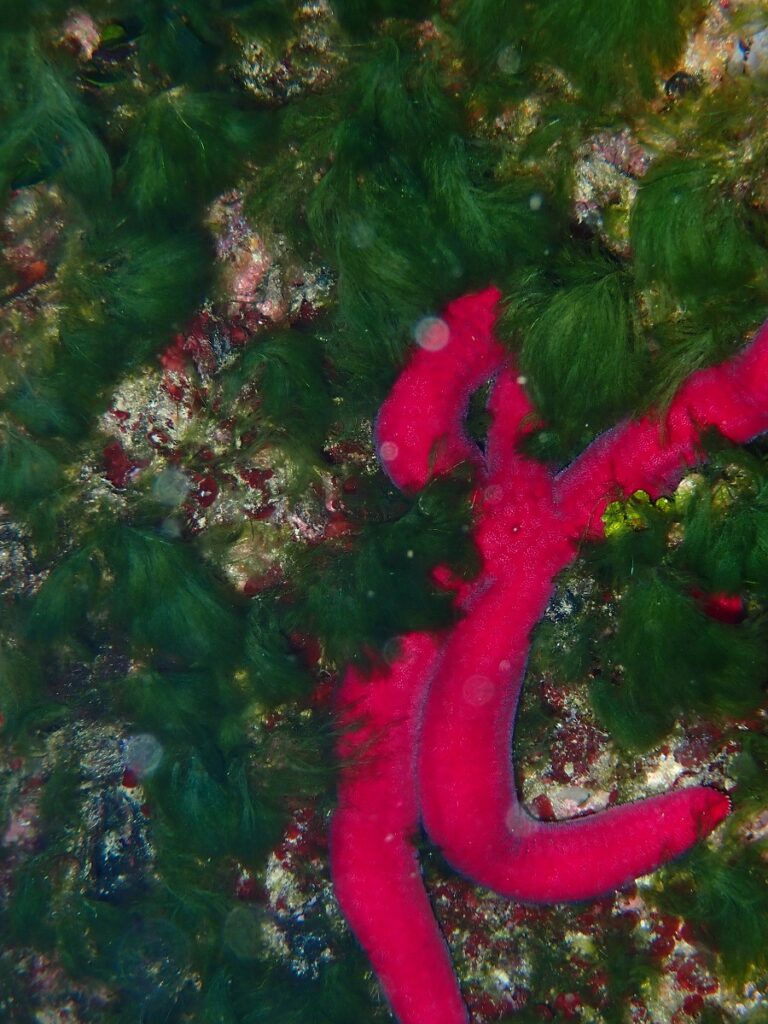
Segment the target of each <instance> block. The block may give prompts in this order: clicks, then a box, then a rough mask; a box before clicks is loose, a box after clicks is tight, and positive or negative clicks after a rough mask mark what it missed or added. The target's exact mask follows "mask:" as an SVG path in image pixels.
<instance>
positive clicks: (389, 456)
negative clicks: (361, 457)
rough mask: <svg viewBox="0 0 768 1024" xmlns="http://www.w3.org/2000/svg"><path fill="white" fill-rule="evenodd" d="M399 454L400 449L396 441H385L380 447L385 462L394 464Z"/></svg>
mask: <svg viewBox="0 0 768 1024" xmlns="http://www.w3.org/2000/svg"><path fill="white" fill-rule="evenodd" d="M399 453H400V449H399V448H398V447H397V445H396V444H395V442H394V441H384V442H383V443H382V444H381V445H380V447H379V455H381V457H382V459H384V461H385V462H393V461H394V460H395V459H396V458H397V456H398V454H399Z"/></svg>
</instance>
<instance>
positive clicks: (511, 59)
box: [496, 46, 522, 75]
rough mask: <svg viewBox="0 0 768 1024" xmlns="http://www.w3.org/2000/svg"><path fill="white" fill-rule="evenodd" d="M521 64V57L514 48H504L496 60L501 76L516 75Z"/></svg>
mask: <svg viewBox="0 0 768 1024" xmlns="http://www.w3.org/2000/svg"><path fill="white" fill-rule="evenodd" d="M521 64H522V55H521V53H520V51H519V50H518V48H517V47H516V46H505V47H504V49H503V50H501V51H500V53H499V56H498V57H497V58H496V66H497V67H498V69H499V71H500V72H501V73H502V74H503V75H516V74H517V72H518V71H519V70H520V65H521Z"/></svg>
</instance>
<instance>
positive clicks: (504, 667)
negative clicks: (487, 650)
mask: <svg viewBox="0 0 768 1024" xmlns="http://www.w3.org/2000/svg"><path fill="white" fill-rule="evenodd" d="M511 668H512V662H511V661H507V659H506V658H505V659H504V660H503V661H500V662H499V672H509V670H510V669H511Z"/></svg>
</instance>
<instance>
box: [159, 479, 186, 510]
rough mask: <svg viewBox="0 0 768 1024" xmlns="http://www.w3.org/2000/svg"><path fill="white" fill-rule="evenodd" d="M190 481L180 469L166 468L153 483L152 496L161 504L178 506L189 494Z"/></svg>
mask: <svg viewBox="0 0 768 1024" xmlns="http://www.w3.org/2000/svg"><path fill="white" fill-rule="evenodd" d="M189 489H190V482H189V480H188V479H187V477H186V475H185V474H184V473H182V471H181V470H180V469H164V470H163V472H162V473H160V475H159V476H157V477H156V478H155V480H154V482H153V484H152V497H153V498H154V499H155V501H157V502H159V503H160V504H161V505H170V506H171V507H174V508H175V507H176V505H180V504H181V503H182V501H184V499H185V498H186V496H187V495H188V494H189Z"/></svg>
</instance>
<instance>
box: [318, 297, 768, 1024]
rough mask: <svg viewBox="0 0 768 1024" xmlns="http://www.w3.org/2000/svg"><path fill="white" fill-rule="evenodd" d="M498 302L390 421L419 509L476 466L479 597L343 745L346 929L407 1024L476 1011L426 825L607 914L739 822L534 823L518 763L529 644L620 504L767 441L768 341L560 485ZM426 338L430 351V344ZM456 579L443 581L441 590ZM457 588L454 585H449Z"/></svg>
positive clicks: (698, 788) (418, 376)
mask: <svg viewBox="0 0 768 1024" xmlns="http://www.w3.org/2000/svg"><path fill="white" fill-rule="evenodd" d="M499 298H500V296H499V293H498V292H497V291H496V290H495V289H493V288H489V289H487V290H486V291H483V292H481V293H478V294H474V295H467V296H465V297H463V298H461V299H458V300H457V301H455V302H453V303H451V305H449V306H448V308H447V310H446V311H445V314H444V316H443V318H442V319H441V320H440V321H436V322H435V323H432V322H430V329H429V331H428V332H427V334H428V340H427V343H426V344H420V345H419V347H418V348H417V349H416V350H415V351H414V353H413V355H412V357H411V359H410V361H409V363H408V365H407V366H406V367H405V369H404V370H403V372H402V373H401V375H400V377H399V378H398V379H397V381H396V382H395V384H394V387H393V389H392V391H391V393H390V395H389V397H388V398H387V400H386V401H385V403H384V405H383V407H382V409H381V411H380V414H379V417H378V422H377V424H376V441H377V447H378V454H379V458H380V460H381V463H382V465H383V467H384V468H385V470H386V472H387V473H388V474H389V476H390V477H391V479H392V480H393V482H394V483H395V484H396V485H397V486H399V487H400V488H401V489H402V490H404V491H406V492H409V493H415V492H418V491H419V490H420V489H421V488H422V487H424V485H425V484H426V483H427V482H428V480H429V479H430V478H432V477H434V476H436V475H440V474H444V473H447V472H449V471H450V470H451V469H453V468H454V467H456V466H457V465H458V464H459V463H461V462H469V463H471V464H473V465H474V466H475V468H476V482H477V484H476V492H475V495H474V508H475V518H474V525H473V537H474V540H475V543H476V546H477V549H478V551H479V554H480V558H481V570H480V572H479V574H478V576H477V578H476V579H475V580H473V581H472V582H470V583H461V584H459V585H457V586H455V587H454V589H455V592H456V597H455V600H456V605H457V609H458V610H459V611H460V612H461V617H460V619H459V621H458V623H457V624H456V625H455V626H454V627H453V629H452V630H451V631H450V632H448V633H447V634H445V635H431V634H427V633H411V634H408V635H406V636H403V637H401V638H400V641H399V653H398V654H397V656H396V657H395V658H394V659H389V661H388V663H387V664H386V665H378V666H376V667H374V668H373V669H372V670H370V671H368V672H363V671H361V670H360V669H358V668H357V667H351V668H349V669H348V670H347V672H346V674H345V676H344V678H343V680H342V683H341V686H340V688H339V692H338V695H337V701H338V715H339V720H340V723H341V725H342V727H343V728H342V737H341V739H340V741H339V744H338V752H339V756H340V759H341V764H342V768H341V775H340V784H339V800H338V808H337V810H336V812H335V815H334V818H333V823H332V831H331V868H332V874H333V879H334V885H335V890H336V895H337V897H338V900H339V903H340V905H341V908H342V910H343V912H344V915H345V916H346V919H347V921H348V923H349V925H350V927H351V928H352V930H353V932H354V933H355V935H356V936H357V938H358V940H359V942H360V943H361V945H362V946H363V948H364V949H365V951H366V953H367V954H368V957H369V958H370V961H371V963H372V965H373V968H374V970H375V971H376V974H377V976H378V978H379V981H380V983H381V986H382V988H383V990H384V992H385V993H386V995H387V998H388V1000H389V1002H390V1005H391V1007H392V1010H393V1011H394V1013H395V1015H396V1016H397V1018H398V1020H399V1021H400V1022H401V1024H464V1022H466V1021H467V1019H468V1011H467V1008H466V1005H465V1002H464V999H463V998H462V994H461V992H460V989H459V985H458V982H457V979H456V976H455V972H454V969H453V966H452V964H451V960H450V957H449V953H448V949H447V946H446V944H445V941H444V939H443V936H442V934H441V931H440V928H439V926H438V923H437V921H436V919H435V916H434V913H433V910H432V907H431V905H430V902H429V899H428V897H427V893H426V890H425V887H424V883H423V881H422V875H421V871H420V866H419V860H418V854H417V850H416V846H415V840H416V836H417V834H418V830H419V827H420V826H423V827H424V829H425V831H426V833H427V835H428V837H429V838H430V839H431V841H432V842H433V843H434V844H435V845H436V846H437V847H438V848H439V850H440V851H441V853H442V855H443V857H444V858H445V859H446V860H447V862H448V863H449V864H450V865H451V866H452V867H453V868H455V869H456V870H457V871H459V872H461V873H462V874H463V875H465V876H466V877H467V878H468V879H470V880H471V881H473V882H475V883H477V884H479V885H482V886H485V887H487V888H489V889H491V890H494V891H495V892H497V893H499V894H501V895H504V896H508V897H510V898H512V899H515V900H521V901H524V902H528V903H533V904H542V903H552V902H563V901H578V900H588V899H594V898H597V897H599V896H603V895H605V894H607V893H609V892H611V891H613V890H616V889H618V888H620V887H623V886H626V885H627V884H628V883H630V882H631V880H632V879H634V878H636V877H638V876H640V875H643V874H646V873H648V872H650V871H653V870H655V869H656V868H658V867H659V866H660V865H662V864H664V863H666V862H667V861H669V860H671V859H672V858H675V857H678V856H680V855H681V854H683V853H684V852H685V851H686V850H688V849H689V848H690V847H691V846H693V844H695V843H696V842H697V841H698V840H700V839H702V838H703V837H704V836H706V835H707V834H708V833H709V832H711V831H712V830H713V829H714V828H715V827H716V826H717V824H718V823H719V822H720V821H722V820H723V818H724V817H725V816H726V815H727V814H728V812H729V809H730V803H729V799H728V797H727V796H726V795H725V794H724V793H722V792H720V791H718V790H717V789H714V788H710V787H707V786H702V785H694V786H690V787H688V788H684V789H680V790H675V791H672V792H668V793H664V794H662V795H659V796H654V797H651V798H649V799H646V800H640V801H637V802H635V803H631V804H625V805H622V806H616V805H613V806H610V807H608V808H607V809H606V810H603V811H598V812H597V813H594V814H590V815H587V816H583V817H580V818H576V819H571V820H568V821H560V822H547V821H541V820H536V819H534V818H533V817H532V816H531V815H529V814H528V812H527V811H526V810H525V808H524V807H522V806H521V804H520V801H519V798H518V796H517V791H516V787H515V780H514V774H513V769H512V765H511V763H510V758H509V750H510V744H511V740H512V734H513V724H514V720H515V712H516V708H517V705H518V701H519V698H520V691H521V688H522V684H523V677H524V673H525V666H526V660H527V657H528V650H529V646H530V639H531V631H532V630H533V628H534V627H535V625H536V623H537V622H538V620H539V619H540V618H541V616H542V615H543V613H544V611H545V609H546V607H547V604H548V602H549V600H550V598H551V595H552V592H553V580H554V579H555V577H556V575H557V574H558V573H559V572H560V571H561V570H562V569H564V568H565V567H566V566H568V565H569V564H570V563H571V562H572V561H573V560H574V559H575V558H576V557H577V555H578V552H579V546H580V545H581V544H582V543H584V542H585V541H598V540H600V539H601V538H602V537H603V535H604V532H603V521H602V514H603V512H604V511H605V509H606V506H607V505H608V504H609V503H610V502H612V501H615V500H616V499H617V498H620V497H621V496H628V495H631V494H633V493H634V492H636V491H638V490H641V489H642V490H644V491H646V492H647V493H649V494H650V495H651V497H652V498H656V497H658V496H660V495H661V494H663V493H665V492H666V491H668V490H669V489H670V488H671V487H673V486H674V485H675V484H676V482H677V481H679V479H680V478H681V476H682V475H683V474H684V473H685V472H686V471H687V470H688V469H689V468H690V467H691V466H693V465H695V464H697V463H700V462H701V461H702V460H703V459H704V454H703V452H702V450H701V448H700V444H699V439H700V435H701V433H702V431H704V430H706V429H707V428H710V427H716V428H717V429H718V430H720V431H721V432H722V433H723V434H724V435H725V436H726V437H727V438H729V439H730V440H731V441H734V442H737V443H744V442H746V441H749V440H750V439H751V438H753V437H755V436H756V435H757V434H760V433H762V432H763V431H765V430H766V429H768V325H766V326H764V327H763V328H762V330H761V331H760V333H759V334H758V336H757V338H756V339H755V340H754V342H753V343H752V344H751V345H750V346H749V347H747V348H746V349H745V350H743V351H742V352H741V353H740V354H739V355H737V356H736V357H735V358H733V359H731V360H729V361H727V362H725V363H723V364H721V365H719V366H715V367H712V368H710V369H706V370H702V371H700V372H697V373H695V374H693V375H692V376H691V377H690V378H688V380H687V381H685V383H684V384H683V385H682V387H681V388H680V389H679V391H678V392H677V394H676V396H675V398H674V400H673V401H672V403H671V406H670V408H669V410H668V412H667V415H666V416H665V418H664V421H663V424H662V423H661V422H660V420H659V419H658V418H656V417H653V416H647V417H645V418H643V419H640V420H637V421H632V422H624V423H621V424H619V425H618V426H617V427H615V428H614V429H612V430H610V431H608V432H607V433H605V434H603V435H602V436H601V437H599V438H598V439H597V440H596V441H595V442H593V443H592V444H591V445H590V446H589V447H588V448H587V449H586V450H585V451H584V452H583V453H582V454H581V455H580V456H579V457H578V458H577V459H576V460H575V461H574V462H573V463H572V464H571V465H569V466H568V467H566V468H565V469H564V470H562V471H561V472H559V473H556V474H553V473H552V472H551V471H550V470H549V469H548V468H547V467H545V466H543V465H541V464H540V463H538V462H537V461H535V460H533V459H531V458H529V457H527V456H525V455H523V454H522V453H521V451H520V442H521V440H522V439H523V438H524V436H525V435H526V434H527V433H528V432H530V431H531V430H532V429H533V425H534V424H535V417H534V410H533V407H532V405H531V403H530V401H529V399H528V397H527V395H526V393H525V390H524V384H525V381H524V379H523V378H522V377H520V376H519V374H518V371H517V369H516V367H515V365H514V361H513V359H512V358H511V357H510V356H509V354H508V353H507V352H505V350H504V349H503V348H502V347H501V346H500V345H499V344H498V342H497V341H496V340H495V338H494V335H493V325H494V320H495V315H496V306H497V303H498V301H499ZM417 340H418V339H417ZM489 380H492V381H493V389H492V392H491V397H490V399H489V411H490V413H491V415H492V424H491V426H490V429H489V432H488V437H487V442H486V447H485V452H484V453H483V452H481V451H480V449H479V448H478V447H477V446H476V445H474V444H473V443H472V442H471V441H470V439H469V438H468V437H467V435H466V433H465V432H464V429H463V418H464V416H465V414H466V410H467V406H468V401H469V396H470V394H471V393H472V392H473V391H474V390H476V389H477V388H478V387H480V386H481V385H483V384H484V383H486V382H487V381H489ZM439 575H441V574H438V576H439ZM442 576H446V574H445V573H443V574H442Z"/></svg>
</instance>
